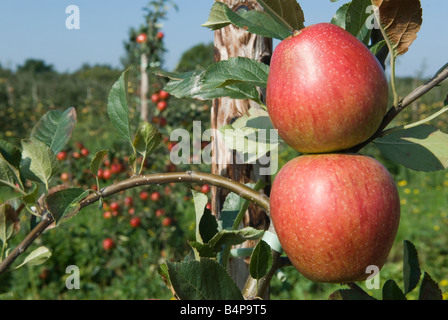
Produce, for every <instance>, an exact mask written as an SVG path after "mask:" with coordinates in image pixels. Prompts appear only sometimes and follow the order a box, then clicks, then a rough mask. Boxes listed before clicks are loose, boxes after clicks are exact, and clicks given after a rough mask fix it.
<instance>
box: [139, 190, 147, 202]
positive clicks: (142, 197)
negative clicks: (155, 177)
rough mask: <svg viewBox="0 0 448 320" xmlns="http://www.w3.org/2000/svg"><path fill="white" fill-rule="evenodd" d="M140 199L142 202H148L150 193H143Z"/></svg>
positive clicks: (140, 194)
mask: <svg viewBox="0 0 448 320" xmlns="http://www.w3.org/2000/svg"><path fill="white" fill-rule="evenodd" d="M139 197H140V199H141V200H143V201H146V200H148V198H149V193H148V192H147V191H141V192H140V193H139Z"/></svg>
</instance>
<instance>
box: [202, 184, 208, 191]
mask: <svg viewBox="0 0 448 320" xmlns="http://www.w3.org/2000/svg"><path fill="white" fill-rule="evenodd" d="M201 192H202V193H209V192H210V186H209V185H208V184H203V185H202V186H201Z"/></svg>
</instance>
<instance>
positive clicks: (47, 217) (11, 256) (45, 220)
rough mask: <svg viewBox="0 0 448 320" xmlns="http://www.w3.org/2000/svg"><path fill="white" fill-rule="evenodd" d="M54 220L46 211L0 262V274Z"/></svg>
mask: <svg viewBox="0 0 448 320" xmlns="http://www.w3.org/2000/svg"><path fill="white" fill-rule="evenodd" d="M53 222H54V219H53V217H52V216H51V214H49V213H47V214H45V215H44V217H43V218H42V221H41V222H40V223H39V224H38V225H37V226H36V227H34V229H33V230H31V232H30V233H29V234H28V235H27V236H26V237H25V239H23V241H22V242H21V243H20V244H19V245H18V246H17V247H15V248H14V250H12V252H11V253H10V254H9V255H8V256H7V257H6V258H5V259H4V260H3V261H2V263H1V264H0V274H2V273H3V272H5V271H6V269H8V267H9V266H10V265H11V264H12V263H13V262H14V260H16V259H17V258H18V257H19V256H20V255H21V254H22V253H23V252H25V250H26V249H27V248H28V247H29V246H30V245H31V244H32V243H33V242H34V240H36V239H37V238H38V237H39V236H40V235H41V234H42V232H44V231H45V229H47V228H48V227H49V226H50V225H51V224H52V223H53Z"/></svg>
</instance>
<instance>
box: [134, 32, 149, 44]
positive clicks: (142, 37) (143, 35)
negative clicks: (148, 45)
mask: <svg viewBox="0 0 448 320" xmlns="http://www.w3.org/2000/svg"><path fill="white" fill-rule="evenodd" d="M147 38H148V36H147V35H146V33H140V34H139V35H138V36H137V38H136V39H135V41H137V43H144V42H146V39H147Z"/></svg>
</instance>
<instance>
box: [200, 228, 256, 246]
mask: <svg viewBox="0 0 448 320" xmlns="http://www.w3.org/2000/svg"><path fill="white" fill-rule="evenodd" d="M263 234H264V230H257V229H255V228H252V227H245V228H242V229H239V230H229V229H223V230H221V231H219V232H218V233H217V234H216V235H215V236H214V237H213V238H212V239H210V241H209V242H208V244H209V245H210V246H211V247H213V248H215V251H216V252H219V251H221V249H222V248H223V246H224V245H228V246H233V245H237V244H241V243H243V242H244V241H246V240H256V239H259V238H261V237H262V236H263Z"/></svg>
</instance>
